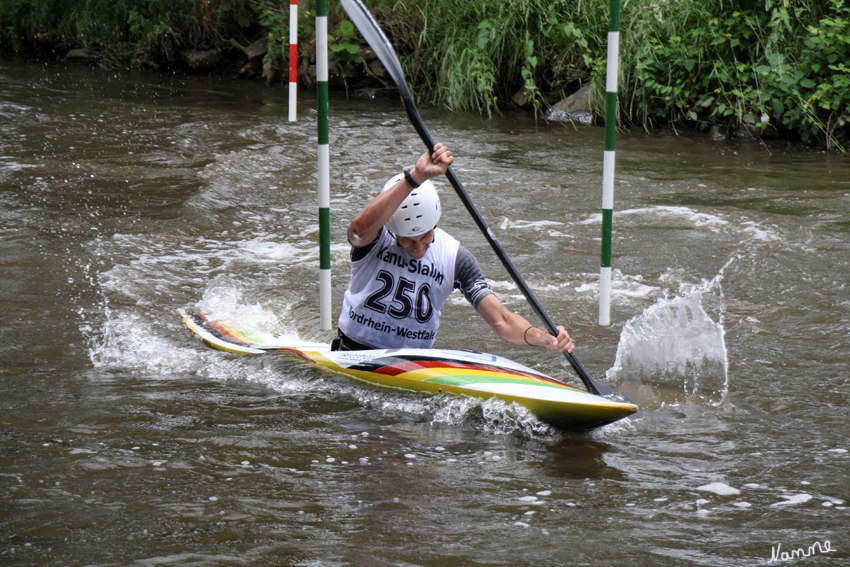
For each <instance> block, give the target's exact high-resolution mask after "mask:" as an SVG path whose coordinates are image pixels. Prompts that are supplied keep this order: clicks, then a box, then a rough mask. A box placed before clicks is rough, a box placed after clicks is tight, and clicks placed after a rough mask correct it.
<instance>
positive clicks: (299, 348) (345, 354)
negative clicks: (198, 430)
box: [179, 309, 638, 431]
mask: <svg viewBox="0 0 850 567" xmlns="http://www.w3.org/2000/svg"><path fill="white" fill-rule="evenodd" d="M179 313H180V315H181V316H182V317H183V320H184V322H185V323H186V326H187V327H188V328H189V329H190V330H191V331H192V332H194V333H195V334H197V335H198V336H199V337H200V338H201V339H203V341H204V342H206V343H207V344H209V345H210V346H212V347H213V348H216V349H219V350H222V351H226V352H230V353H234V354H260V353H266V352H269V351H285V352H288V353H290V354H293V355H295V356H298V357H300V358H302V359H304V360H307V361H310V362H313V363H316V364H318V365H320V366H323V367H325V368H327V369H329V370H332V371H334V372H338V373H341V374H344V375H345V376H347V377H349V378H353V379H355V380H357V381H360V382H364V383H367V384H370V385H372V386H377V387H380V388H389V389H396V390H408V391H416V392H426V393H430V394H438V393H449V394H457V395H467V396H475V397H477V398H482V399H489V398H492V397H496V398H499V399H500V400H503V401H505V402H507V403H512V402H515V403H517V404H519V405H521V406H523V407H525V408H527V409H528V410H529V411H531V412H532V413H533V414H534V415H535V416H537V417H538V419H540V420H541V421H544V422H546V423H548V424H550V425H553V426H555V427H557V428H559V429H563V430H568V431H586V430H589V429H594V428H597V427H601V426H603V425H607V424H609V423H612V422H614V421H617V420H620V419H623V418H624V417H627V416H629V415H631V414H633V413H634V412H636V411H637V410H638V407H637V406H636V405H635V404H632V403H623V402H618V401H612V400H609V399H607V398H604V397H602V396H596V395H594V394H590V393H588V392H585V391H584V390H579V389H578V388H574V387H572V386H569V385H567V384H563V383H561V382H559V381H558V380H555V379H553V378H551V377H549V376H546V375H545V374H541V373H539V372H536V371H534V370H532V369H531V368H528V367H527V366H524V365H522V364H519V363H517V362H514V361H512V360H510V359H507V358H503V357H501V356H497V355H494V354H487V353H480V352H473V351H465V350H442V349H387V350H361V351H331V350H330V345H328V344H326V343H305V342H297V341H296V342H295V343H292V344H276V343H275V342H273V341H268V340H264V339H263V338H261V337H259V336H257V335H256V334H252V333H248V332H245V331H243V330H240V329H236V328H233V327H232V326H229V325H226V324H223V323H220V322H217V321H212V320H210V319H209V318H208V317H206V316H205V315H203V314H202V313H199V312H197V311H188V310H184V309H180V310H179Z"/></svg>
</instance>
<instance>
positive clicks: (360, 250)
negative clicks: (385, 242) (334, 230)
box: [350, 227, 384, 262]
mask: <svg viewBox="0 0 850 567" xmlns="http://www.w3.org/2000/svg"><path fill="white" fill-rule="evenodd" d="M382 232H384V227H381V230H379V231H378V236H376V237H375V240H373V241H372V242H370V243H369V244H367V245H365V246H354V245H353V244H352V245H351V256H350V259H351V261H352V262H356V261H357V260H362V259H363V258H365V257H366V254H368V253H369V251H370V250H372V248H374V247H375V244H376V243H377V242H378V240H379V239H380V238H381V233H382Z"/></svg>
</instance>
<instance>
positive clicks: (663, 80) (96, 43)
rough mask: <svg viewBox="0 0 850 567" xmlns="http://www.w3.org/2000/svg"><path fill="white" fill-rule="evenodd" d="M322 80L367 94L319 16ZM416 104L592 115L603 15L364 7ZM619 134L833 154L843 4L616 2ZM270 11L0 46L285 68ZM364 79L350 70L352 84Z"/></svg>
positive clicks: (177, 4) (159, 15) (7, 3)
mask: <svg viewBox="0 0 850 567" xmlns="http://www.w3.org/2000/svg"><path fill="white" fill-rule="evenodd" d="M330 4H331V5H330V6H329V8H330V11H329V14H328V24H329V32H330V35H331V40H330V42H331V44H330V52H331V55H332V62H331V63H332V65H331V71H332V73H333V72H334V71H335V72H336V73H337V74H339V75H341V76H342V77H345V78H346V80H348V81H363V80H373V81H374V80H378V81H380V79H376V78H375V77H374V75H373V74H371V73H370V71H369V69H366V66H365V64H364V60H365V59H367V57H366V55H367V52H368V49H367V47H366V45H365V42H364V41H363V40H362V38H360V36H359V33H357V32H356V30H354V29H353V27H352V26H351V23H350V22H348V20H347V19H346V15H345V13H344V11H343V10H342V7H341V6H340V5H339V4H338V3H335V2H332V3H330ZM367 4H368V6H369V8H370V10H371V11H372V12H373V14H374V15H375V17H376V19H377V20H378V21H379V22H381V23H382V25H383V27H384V29H385V31H386V32H387V33H388V35H389V36H390V38H391V39H392V41H393V44H394V46H395V48H396V51H397V52H398V53H399V56H400V58H401V61H402V64H403V65H404V67H405V70H406V74H407V78H408V82H409V83H410V86H411V87H412V90H413V92H414V93H415V94H416V96H418V98H419V99H420V100H422V101H425V102H429V103H432V104H436V105H440V106H444V107H447V108H449V109H451V110H454V111H458V112H473V113H478V114H486V115H492V114H493V113H497V112H500V111H501V110H502V109H503V108H505V107H506V105H507V104H509V102H510V100H511V97H512V96H513V95H514V94H515V93H516V92H517V91H522V92H523V93H524V94H525V95H526V97H528V99H529V100H530V101H531V103H532V105H533V108H534V109H535V111H539V110H542V109H543V108H544V107H545V106H546V105H547V104H549V103H551V102H554V101H555V100H556V99H557V98H558V97H560V96H564V95H566V94H569V93H571V92H572V91H575V90H577V89H578V88H579V87H580V86H582V85H583V84H586V83H590V84H592V85H593V86H594V87H595V91H596V93H597V103H599V104H597V108H599V109H602V108H603V105H602V104H601V103H602V97H603V94H604V90H605V72H606V69H605V66H606V48H607V33H608V20H609V5H608V3H607V2H587V1H586V0H584V1H582V0H499V1H488V2H481V1H480V0H427V1H426V0H367ZM622 4H623V6H622V14H621V18H620V23H621V48H620V62H621V63H620V81H619V86H620V92H619V105H620V107H619V120H620V121H621V123H622V124H623V125H627V126H631V125H640V126H643V127H647V128H649V127H655V126H669V125H672V126H674V127H679V126H685V127H695V128H698V129H707V128H709V127H711V126H712V125H724V126H744V127H747V128H749V129H751V131H753V132H755V134H756V135H766V134H767V133H769V132H772V131H774V130H781V131H786V132H789V133H791V134H793V135H797V136H799V137H800V138H802V139H803V140H804V141H806V142H809V143H812V144H821V145H823V146H824V147H826V148H829V149H839V150H841V151H844V148H845V147H846V145H847V143H848V138H850V132H848V130H850V125H848V122H850V7H848V5H847V2H846V0H622ZM314 6H315V4H314V2H313V0H302V1H301V3H300V6H299V23H298V25H299V58H300V59H301V61H300V67H301V69H302V77H303V78H305V79H309V77H308V76H307V75H306V69H307V67H308V65H309V63H311V62H312V61H313V60H314V59H315V25H314V16H315V9H314ZM288 16H289V3H288V2H286V1H285V0H0V41H2V45H3V46H5V47H7V48H9V47H11V48H13V49H17V50H20V49H23V48H25V47H27V46H31V45H34V44H37V43H38V42H39V41H47V42H48V43H50V42H52V43H53V44H57V43H64V44H65V45H66V46H67V45H71V46H74V45H79V46H85V47H96V48H98V49H99V50H100V51H102V52H103V53H104V54H105V55H106V56H107V61H108V62H109V63H110V64H114V65H125V66H130V65H136V66H138V65H162V64H164V65H170V64H172V63H173V61H174V60H175V59H176V57H177V53H178V52H179V50H180V49H184V48H189V47H214V48H221V49H228V48H229V42H230V40H231V39H233V38H237V39H240V41H241V40H250V39H256V38H257V37H259V36H265V37H267V38H268V39H269V54H268V55H267V58H266V63H267V64H270V65H273V66H276V67H278V68H279V69H281V70H282V69H286V68H287V67H288V66H289V49H288V43H289V41H288V36H289V29H288V28H289V17H288ZM364 69H365V70H364Z"/></svg>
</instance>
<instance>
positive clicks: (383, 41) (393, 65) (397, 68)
mask: <svg viewBox="0 0 850 567" xmlns="http://www.w3.org/2000/svg"><path fill="white" fill-rule="evenodd" d="M341 1H342V5H343V7H344V8H345V11H346V12H347V13H348V17H349V18H351V21H352V22H353V23H354V25H355V26H357V29H358V30H360V33H361V34H362V35H363V37H364V39H366V42H367V43H368V44H369V46H370V47H371V48H372V50H373V51H374V52H375V55H377V56H378V59H380V61H381V63H383V65H384V67H385V68H386V70H387V72H389V74H390V76H391V77H392V79H393V81H394V82H395V84H396V86H397V87H398V90H399V92H400V93H401V98H402V100H403V101H404V108H405V109H406V110H407V115H408V117H409V118H410V122H411V123H412V124H413V127H414V128H415V129H416V132H417V133H418V134H419V137H420V138H422V141H423V142H425V146H427V148H428V151H431V152H433V151H434V140H433V139H432V138H431V134H429V133H428V129H427V128H425V124H424V123H423V122H422V118H420V116H419V111H418V110H416V105H415V104H414V102H413V97H412V96H411V95H410V90H409V89H408V88H407V82H406V81H405V80H404V71H402V69H401V62H400V61H399V60H398V57H397V56H396V54H395V51H394V50H393V48H392V46H391V45H390V42H389V40H388V39H387V36H385V35H384V32H383V31H381V28H380V26H378V23H377V22H376V21H375V18H374V17H372V14H371V13H370V12H369V10H367V9H366V7H365V6H364V5H363V3H362V2H361V1H360V0H341ZM446 177H447V178H448V180H449V183H451V185H452V187H454V190H455V193H457V196H458V197H460V200H461V201H462V202H463V204H464V206H465V207H466V210H467V211H469V214H470V215H472V218H473V220H475V224H477V225H478V228H479V229H480V230H481V232H482V233H483V234H484V237H485V238H486V239H487V242H489V243H490V246H491V247H492V248H493V251H494V252H496V256H498V257H499V260H500V261H501V262H502V265H503V266H504V267H505V269H506V270H507V271H508V273H509V274H510V276H511V278H512V279H513V280H514V282H515V283H516V285H517V287H519V289H520V291H521V292H522V294H523V295H524V296H525V299H526V300H527V301H528V303H529V304H530V305H531V308H532V309H533V310H534V312H535V313H536V314H537V316H538V317H539V318H540V320H541V321H542V322H543V324H544V326H545V328H546V330H547V331H548V332H549V333H550V334H551V335H553V336H558V330H557V329H556V327H555V324H554V323H552V320H551V319H550V318H549V315H547V314H546V312H545V311H544V310H543V307H541V305H540V303H539V302H538V301H537V298H536V297H534V294H533V293H532V292H531V289H530V288H529V287H528V285H526V283H525V280H523V279H522V276H520V274H519V272H517V270H516V268H514V265H513V262H511V260H510V258H508V256H507V255H506V254H505V251H504V250H503V249H502V246H501V245H500V244H499V242H498V241H497V240H496V237H495V236H493V233H492V232H491V231H490V227H488V226H487V223H486V222H484V219H483V218H482V217H481V214H480V213H479V212H478V209H476V208H475V205H474V204H473V203H472V200H471V199H470V198H469V195H467V193H466V190H465V189H464V188H463V185H461V183H460V180H459V179H458V178H457V176H456V175H455V173H454V171H453V170H452V168H451V167H449V169H448V171H446ZM564 356H565V357H566V358H567V360H568V361H569V363H570V365H571V366H572V367H573V370H575V371H576V374H578V377H579V378H580V379H581V381H582V382H583V383H584V386H585V387H586V388H587V391H588V392H590V393H591V394H596V395H599V396H616V397H618V398H622V399H625V400H626V401H628V402H631V400H629V399H628V398H626V397H625V396H624V395H623V394H621V393H620V392H618V391H617V390H615V389H614V388H612V387H610V386H606V385H605V384H602V383H601V382H598V381H596V380H594V379H593V378H591V377H590V375H589V374H588V373H587V371H586V370H585V369H584V367H583V366H582V365H581V363H580V362H579V361H578V359H577V358H576V357H575V356H574V355H573V354H572V353H569V352H565V353H564Z"/></svg>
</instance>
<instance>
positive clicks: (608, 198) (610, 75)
mask: <svg viewBox="0 0 850 567" xmlns="http://www.w3.org/2000/svg"><path fill="white" fill-rule="evenodd" d="M619 59H620V0H611V15H610V22H609V24H608V65H607V70H606V71H607V72H606V78H605V153H604V159H603V167H602V262H601V267H600V269H599V324H600V325H610V324H611V233H612V231H613V227H614V140H615V138H616V135H617V75H618V74H619V67H620V61H619Z"/></svg>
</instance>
